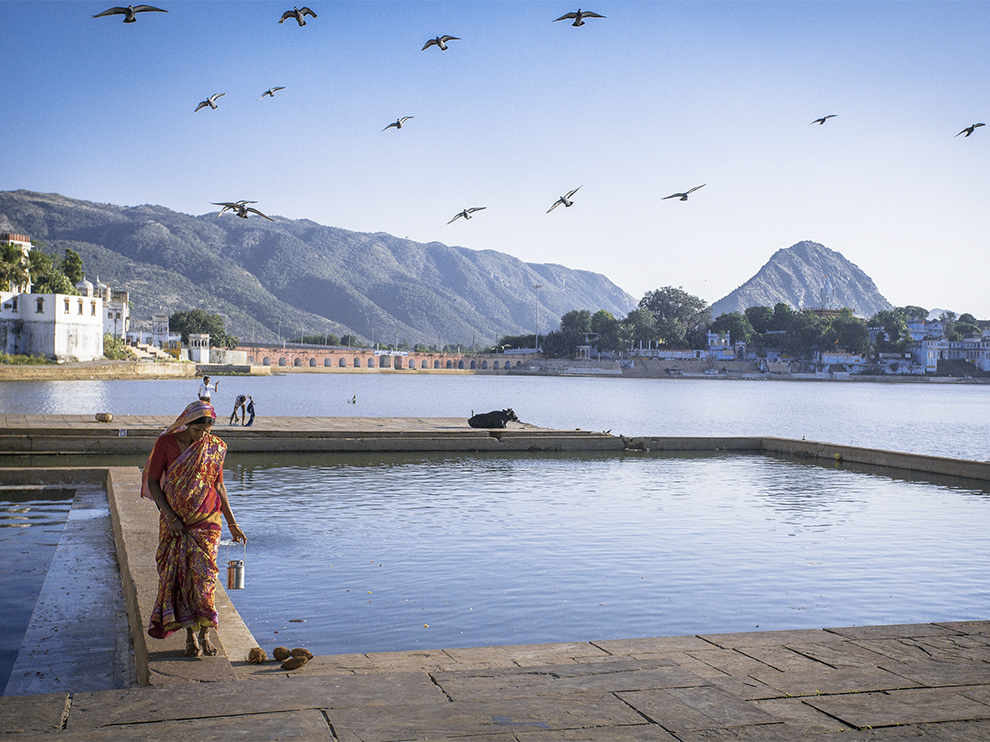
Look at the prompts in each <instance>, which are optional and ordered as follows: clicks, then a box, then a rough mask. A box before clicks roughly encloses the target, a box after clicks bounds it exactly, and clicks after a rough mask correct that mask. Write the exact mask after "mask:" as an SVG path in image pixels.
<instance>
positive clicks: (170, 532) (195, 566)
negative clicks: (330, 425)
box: [141, 402, 247, 657]
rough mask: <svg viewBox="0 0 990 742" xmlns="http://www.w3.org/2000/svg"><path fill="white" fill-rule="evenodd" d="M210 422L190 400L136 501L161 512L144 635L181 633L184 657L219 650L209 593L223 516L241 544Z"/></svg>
mask: <svg viewBox="0 0 990 742" xmlns="http://www.w3.org/2000/svg"><path fill="white" fill-rule="evenodd" d="M216 418H217V413H216V410H214V409H213V406H212V405H211V404H210V403H209V402H192V403H190V404H189V405H188V406H187V407H186V409H185V410H183V411H182V414H181V415H179V417H178V418H177V419H176V421H175V422H174V423H172V424H171V425H170V426H169V428H168V429H167V430H166V431H165V432H164V433H162V434H161V435H159V436H158V440H156V441H155V447H154V449H153V450H152V452H151V455H150V456H149V457H148V462H147V464H145V466H144V472H143V474H142V478H141V496H142V497H146V498H148V499H150V500H153V501H154V503H155V504H156V505H157V506H158V510H159V513H160V515H159V519H158V551H157V553H156V555H155V561H156V563H157V565H158V595H157V597H156V598H155V606H154V608H153V609H152V612H151V621H150V623H149V625H148V634H149V635H150V636H152V637H154V638H156V639H164V638H165V637H167V636H169V635H171V634H172V633H174V632H176V631H178V630H179V629H183V628H184V629H185V630H186V649H185V655H186V656H187V657H198V656H199V655H200V654H206V655H215V654H217V652H218V650H217V647H216V645H215V644H213V642H212V641H211V640H210V634H209V631H210V629H211V628H215V627H216V626H217V618H218V616H217V611H216V607H215V605H214V596H215V593H216V580H217V574H218V572H219V570H218V568H217V549H218V547H219V545H220V533H221V516H222V517H223V519H224V520H226V521H227V528H228V529H230V535H231V536H232V537H233V539H234V542H235V543H237V542H241V541H245V542H246V541H247V537H246V536H245V535H244V531H242V530H241V528H240V526H238V525H237V521H236V520H234V514H233V513H232V512H231V510H230V502H229V501H228V499H227V489H226V487H224V484H223V461H224V456H225V455H226V453H227V444H225V443H224V442H223V441H222V440H220V439H219V438H217V437H216V436H215V435H213V434H212V433H211V432H210V430H211V428H212V427H213V423H214V422H215V421H216ZM197 629H198V630H199V642H198V643H197V641H196V630H197Z"/></svg>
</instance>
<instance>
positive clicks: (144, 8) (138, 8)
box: [93, 5, 168, 23]
mask: <svg viewBox="0 0 990 742" xmlns="http://www.w3.org/2000/svg"><path fill="white" fill-rule="evenodd" d="M149 10H153V11H155V12H156V13H168V11H167V10H162V9H161V8H155V7H153V6H151V5H128V6H127V7H126V8H119V7H118V8H110V9H109V10H104V11H103V12H102V13H97V14H96V15H94V16H93V17H94V18H102V17H103V16H105V15H122V16H124V23H134V21H136V20H137V18H136V17H135V14H136V13H147V12H148V11H149Z"/></svg>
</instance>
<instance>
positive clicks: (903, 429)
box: [0, 374, 990, 461]
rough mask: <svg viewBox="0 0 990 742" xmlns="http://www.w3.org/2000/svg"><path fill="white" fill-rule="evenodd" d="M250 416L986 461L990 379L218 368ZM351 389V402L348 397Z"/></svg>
mask: <svg viewBox="0 0 990 742" xmlns="http://www.w3.org/2000/svg"><path fill="white" fill-rule="evenodd" d="M197 388H198V382H194V381H192V380H185V381H181V380H177V381H60V382H7V383H0V412H25V413H58V414H67V413H70V414H71V413H82V414H87V415H88V414H95V413H96V412H112V413H114V414H118V415H121V414H155V415H178V413H179V412H180V411H181V410H182V408H183V407H185V405H186V404H187V403H188V402H190V401H192V400H193V399H194V398H195V393H196V389H197ZM241 393H244V394H250V395H252V396H253V397H254V399H255V403H256V406H257V411H258V415H259V416H264V415H289V416H305V415H328V416H343V417H350V416H372V417H392V416H396V417H468V416H470V414H471V411H472V410H473V411H476V412H480V411H486V410H491V409H502V408H505V407H512V408H513V409H515V411H516V413H517V414H518V415H519V417H520V419H521V420H523V421H525V422H529V423H533V424H536V425H541V426H546V427H552V428H562V429H573V428H582V429H584V430H611V431H612V432H613V433H621V434H623V435H771V436H782V437H788V438H801V437H806V438H808V439H809V440H819V441H827V442H830V443H842V444H852V445H857V446H865V447H871V448H886V449H893V450H899V451H910V452H914V453H926V454H934V455H941V456H953V457H959V458H971V459H978V460H983V461H987V460H990V451H988V445H987V444H988V441H990V385H975V384H896V383H883V382H875V383H871V382H793V381H724V380H695V379H677V380H672V379H600V378H571V377H552V378H551V377H515V376H440V375H419V376H403V375H400V374H381V375H378V374H374V375H373V374H286V375H281V376H271V377H228V378H223V377H221V378H220V391H219V393H218V394H216V395H214V402H215V404H216V406H217V409H218V411H219V412H220V415H221V416H228V415H229V414H230V409H231V408H232V407H233V399H234V397H235V396H237V395H238V394H241ZM353 396H356V397H357V403H356V404H348V403H347V400H348V399H350V398H351V397H353Z"/></svg>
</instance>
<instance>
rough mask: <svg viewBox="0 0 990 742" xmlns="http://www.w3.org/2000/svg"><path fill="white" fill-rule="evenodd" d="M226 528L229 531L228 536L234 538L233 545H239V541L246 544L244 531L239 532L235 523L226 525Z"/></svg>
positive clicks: (239, 528)
mask: <svg viewBox="0 0 990 742" xmlns="http://www.w3.org/2000/svg"><path fill="white" fill-rule="evenodd" d="M227 528H229V529H230V535H231V536H233V537H234V543H235V544H236V543H240V542H241V541H244V542H245V543H247V536H245V535H244V531H242V530H241V527H240V526H239V525H237V524H236V523H228V524H227Z"/></svg>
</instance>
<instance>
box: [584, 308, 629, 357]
mask: <svg viewBox="0 0 990 742" xmlns="http://www.w3.org/2000/svg"><path fill="white" fill-rule="evenodd" d="M622 327H623V324H622V322H620V321H619V320H617V319H616V318H615V317H614V316H613V315H612V313H611V312H608V311H606V310H604V309H599V310H598V311H597V312H595V313H594V314H593V315H591V331H592V332H593V333H595V335H597V336H598V337H597V338H596V340H595V344H596V345H597V346H598V350H600V351H602V352H605V353H614V352H616V351H619V350H622V349H623V348H624V347H626V344H627V343H626V342H625V339H624V337H623V333H622Z"/></svg>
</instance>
